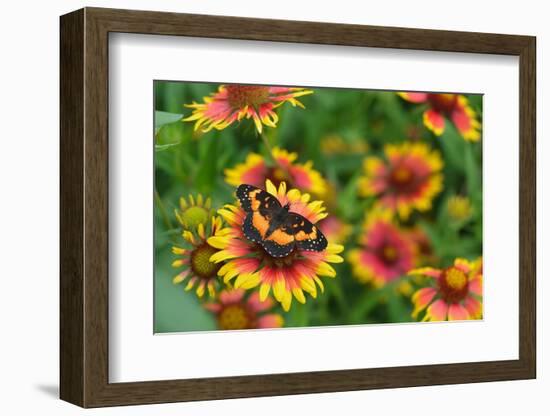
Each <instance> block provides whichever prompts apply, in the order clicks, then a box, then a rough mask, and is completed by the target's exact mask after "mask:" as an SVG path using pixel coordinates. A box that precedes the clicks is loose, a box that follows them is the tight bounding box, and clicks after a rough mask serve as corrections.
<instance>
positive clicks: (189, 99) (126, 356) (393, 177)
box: [60, 8, 536, 407]
mask: <svg viewBox="0 0 550 416" xmlns="http://www.w3.org/2000/svg"><path fill="white" fill-rule="evenodd" d="M535 104H536V97H535V38H533V37H529V36H516V35H498V34H484V33H466V32H450V31H435V30H421V29H403V28H389V27H373V26H359V25H340V24H328V23H315V22H295V21H279V20H262V19H250V18H239V17H225V16H203V15H187V14H175V13H159V12H145V11H129V10H114V9H98V8H85V9H82V10H78V11H75V12H73V13H70V14H68V15H65V16H62V17H61V305H60V309H61V310H60V322H61V352H60V354H61V389H60V395H61V398H62V399H63V400H66V401H69V402H71V403H75V404H77V405H80V406H83V407H100V406H111V405H113V406H114V405H126V404H146V403H162V402H176V401H190V400H210V399H223V398H236V397H255V396H267V395H283V394H303V393H316V392H334V391H349V390H360V389H374V388H396V387H408V386H421V385H435V384H453V383H469V382H485V381H499V380H514V379H528V378H534V377H535V375H536V351H535V344H536V334H535V241H536V238H535V217H536V215H535V214H536V213H535V159H536V152H535Z"/></svg>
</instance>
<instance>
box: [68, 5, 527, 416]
mask: <svg viewBox="0 0 550 416" xmlns="http://www.w3.org/2000/svg"><path fill="white" fill-rule="evenodd" d="M60 28H61V45H60V47H61V51H60V52H61V179H60V181H61V182H60V186H61V212H60V221H61V247H60V252H61V258H60V261H61V268H60V278H61V286H60V296H61V303H60V311H61V314H60V331H61V333H60V341H61V348H60V359H61V369H60V371H61V386H60V396H61V398H62V399H63V400H66V401H68V402H71V403H74V404H76V405H79V406H82V407H101V406H114V405H130V404H146V403H163V402H178V401H191V400H213V399H226V398H237V397H257V396H270V395H286V394H303V393H320V392H337V391H351V390H363V389H378V388H396V387H410V386H424V385H439V384H453V383H473V382H487V381H499V380H518V379H529V378H535V376H536V333H535V311H536V304H535V264H536V259H535V251H536V250H535V248H536V223H535V221H536V208H535V202H536V199H535V198H536V191H535V160H536V151H535V127H536V123H535V121H536V120H535V106H536V97H535V91H536V90H535V50H536V47H535V38H534V37H530V36H516V35H500V34H485V33H467V32H451V31H437V30H421V29H403V28H390V27H375V26H360V25H342V24H327V23H314V22H295V21H283V20H263V19H252V18H239V17H224V16H223V17H222V16H205V15H190V14H176V13H161V12H146V11H130V10H114V9H99V8H85V9H81V10H78V11H75V12H72V13H69V14H67V15H65V16H62V17H61V26H60ZM110 32H125V33H141V34H151V35H173V36H191V37H204V38H212V37H215V38H224V39H240V40H263V41H277V42H298V43H311V44H329V45H345V46H358V47H366V46H368V47H378V48H397V49H414V50H429V51H447V52H468V53H482V54H501V55H513V56H518V57H519V66H520V80H519V85H520V106H519V109H518V111H519V115H520V116H519V117H520V129H519V134H520V143H519V153H520V181H519V184H520V185H519V195H520V207H519V209H520V216H519V218H520V224H519V233H520V253H519V256H520V257H519V258H520V269H519V305H520V308H519V311H520V314H519V359H518V360H507V361H490V362H473V363H459V364H443V365H418V366H406V367H390V368H370V369H355V370H339V371H323V372H308V373H289V374H266V375H254V376H238V377H219V378H204V379H182V380H170V381H147V382H135V383H109V379H108V287H109V285H108V282H109V276H108V223H109V217H108V171H109V166H108V140H109V139H108V79H109V77H108V65H109V62H108V35H109V33H110Z"/></svg>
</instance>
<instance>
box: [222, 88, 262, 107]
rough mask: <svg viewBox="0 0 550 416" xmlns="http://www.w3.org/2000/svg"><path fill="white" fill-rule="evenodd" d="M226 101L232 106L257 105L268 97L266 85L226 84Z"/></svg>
mask: <svg viewBox="0 0 550 416" xmlns="http://www.w3.org/2000/svg"><path fill="white" fill-rule="evenodd" d="M225 88H226V90H227V101H229V104H230V105H231V107H233V108H243V107H246V106H249V107H255V108H257V107H259V106H260V105H261V104H263V103H265V102H266V101H267V98H268V97H269V88H268V87H256V86H250V85H227V86H226V87H225Z"/></svg>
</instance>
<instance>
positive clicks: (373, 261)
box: [347, 209, 416, 287]
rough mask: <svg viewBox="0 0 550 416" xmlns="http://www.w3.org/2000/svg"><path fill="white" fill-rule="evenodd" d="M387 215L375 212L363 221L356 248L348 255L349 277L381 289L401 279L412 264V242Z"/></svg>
mask: <svg viewBox="0 0 550 416" xmlns="http://www.w3.org/2000/svg"><path fill="white" fill-rule="evenodd" d="M391 218H392V215H391V212H390V211H388V210H384V209H376V210H374V211H372V212H370V213H369V214H367V216H366V218H365V222H364V224H363V229H362V232H361V235H360V236H359V240H358V243H359V247H357V248H355V249H353V250H350V251H349V252H348V256H347V258H348V261H349V262H350V263H351V266H352V272H353V275H354V276H355V277H356V278H357V280H359V281H360V282H362V283H373V284H374V285H375V286H377V287H381V286H383V285H385V284H386V283H388V282H391V281H393V280H395V279H397V278H398V277H400V276H404V275H406V274H407V272H408V271H409V270H410V269H412V268H413V267H414V266H415V264H416V250H415V245H414V242H413V241H412V240H411V239H410V237H409V235H408V233H407V232H406V231H405V230H402V229H401V228H399V227H398V226H397V225H396V224H395V223H394V222H393V221H392V219H391Z"/></svg>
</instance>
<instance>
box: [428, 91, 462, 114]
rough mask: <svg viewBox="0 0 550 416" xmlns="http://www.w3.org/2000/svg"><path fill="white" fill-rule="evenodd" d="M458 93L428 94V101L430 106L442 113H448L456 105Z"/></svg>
mask: <svg viewBox="0 0 550 416" xmlns="http://www.w3.org/2000/svg"><path fill="white" fill-rule="evenodd" d="M457 100H458V95H456V94H428V101H429V102H430V104H431V105H432V107H433V108H434V109H435V110H437V111H440V112H442V113H447V114H448V113H450V112H451V111H453V110H454V108H455V107H456V103H457Z"/></svg>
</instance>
